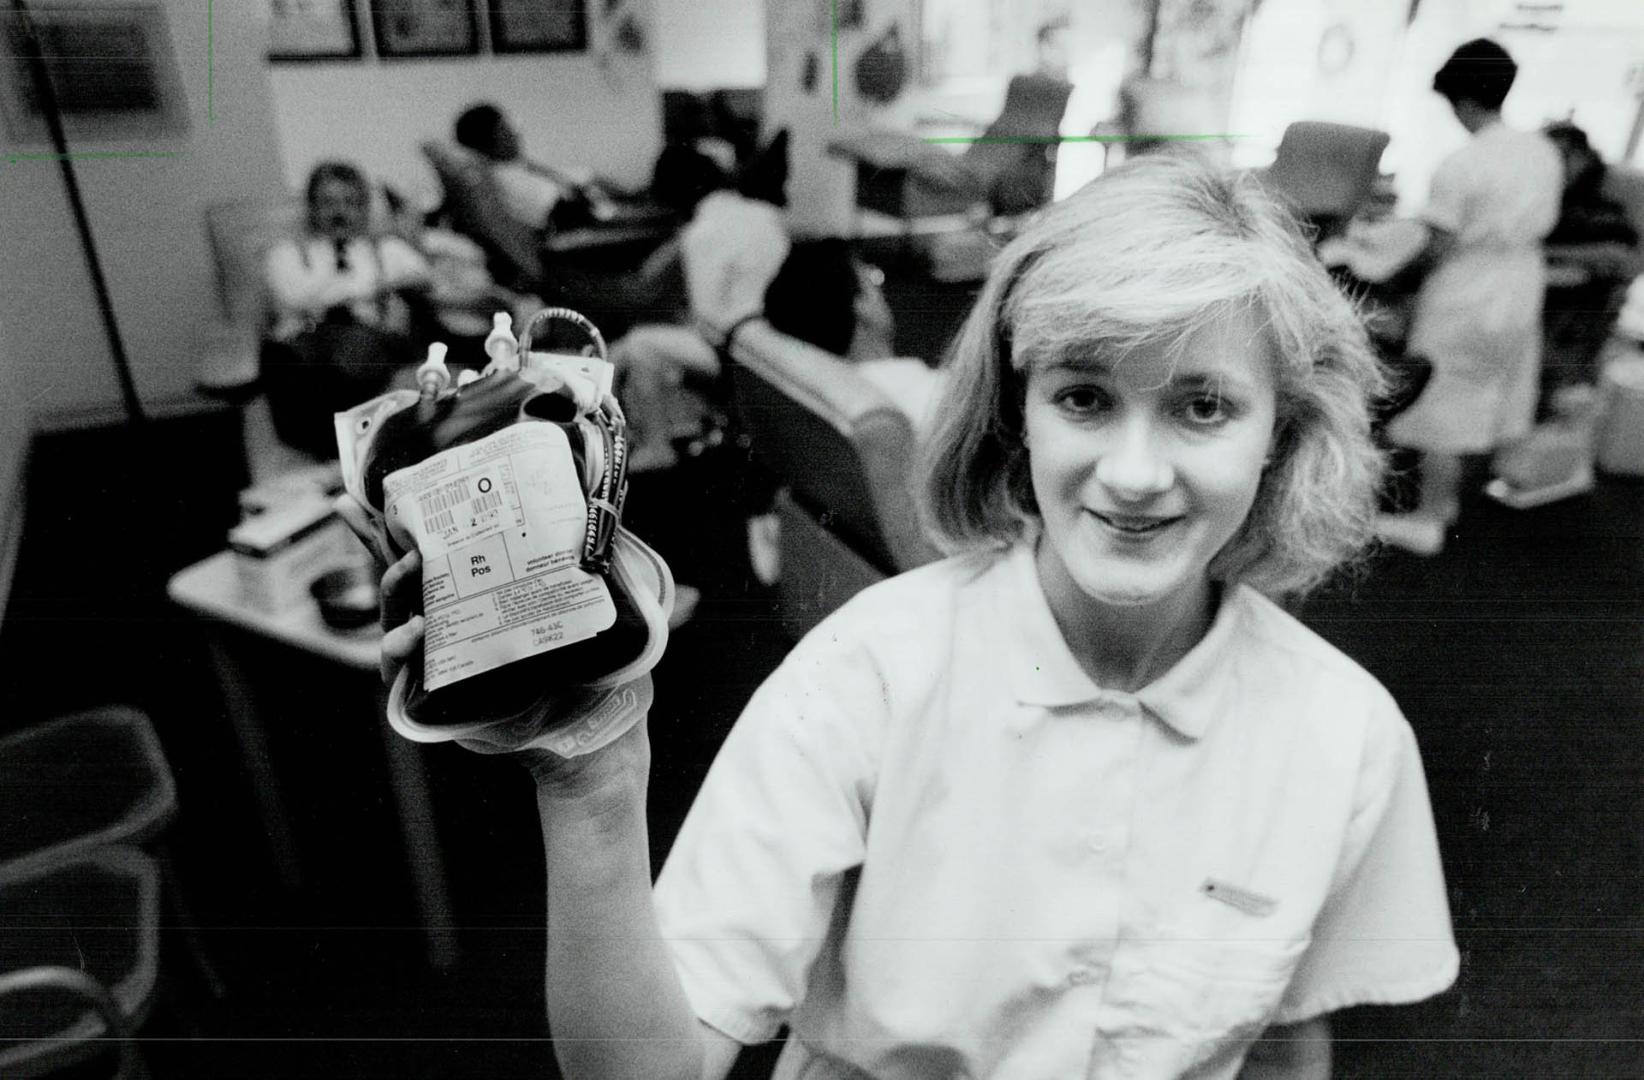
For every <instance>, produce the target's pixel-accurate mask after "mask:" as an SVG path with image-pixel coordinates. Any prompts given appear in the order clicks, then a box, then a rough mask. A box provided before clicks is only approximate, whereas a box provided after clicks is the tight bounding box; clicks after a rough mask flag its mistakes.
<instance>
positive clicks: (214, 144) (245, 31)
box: [0, 0, 279, 426]
mask: <svg viewBox="0 0 1644 1080" xmlns="http://www.w3.org/2000/svg"><path fill="white" fill-rule="evenodd" d="M162 10H163V11H164V14H165V17H166V21H167V23H168V26H169V33H170V38H171V46H172V49H173V52H174V55H175V59H176V64H177V73H176V74H177V78H178V82H179V84H180V90H181V93H182V102H183V106H184V111H185V114H186V123H187V130H186V131H182V132H180V133H176V134H171V135H165V136H158V137H152V138H146V139H131V138H128V139H113V138H110V139H101V140H95V141H93V140H89V139H85V138H77V139H73V140H71V142H70V151H71V153H74V154H91V153H95V154H98V155H121V154H143V153H172V154H174V155H175V156H171V157H120V156H97V157H89V158H77V159H76V160H75V162H74V165H75V170H76V173H77V175H78V177H79V181H80V186H81V189H82V193H83V195H84V198H85V203H86V207H87V211H88V215H89V217H90V219H91V224H92V230H93V233H94V235H95V238H96V240H97V243H98V246H99V248H100V253H101V258H102V264H103V270H104V273H105V275H106V277H107V280H108V285H109V291H110V294H111V296H112V301H113V305H114V309H115V315H116V318H117V320H118V322H119V324H120V327H121V330H122V332H123V335H124V339H125V345H126V350H127V352H128V353H129V356H130V361H131V365H132V371H133V377H134V380H135V382H136V384H137V391H138V396H139V398H140V399H141V400H142V401H143V403H144V405H145V406H146V407H147V408H148V409H149V410H151V411H154V412H165V411H167V410H168V409H172V408H180V407H189V406H190V405H191V403H194V402H196V400H197V399H195V398H194V396H193V394H192V386H193V382H194V374H195V362H196V358H197V357H198V356H199V354H200V349H201V346H202V342H203V341H205V340H207V339H208V338H209V337H211V336H212V333H213V331H214V330H215V329H216V327H217V325H218V323H219V316H218V313H217V309H216V297H215V292H214V284H213V281H214V278H213V270H212V265H211V258H210V251H209V247H208V245H207V242H206V235H205V229H204V217H203V215H204V210H205V207H206V205H207V204H208V203H209V202H211V201H212V200H215V199H222V198H228V197H233V196H240V195H253V194H256V193H259V192H265V191H271V190H274V189H275V188H277V187H278V185H279V164H278V158H277V157H276V152H275V140H274V128H273V122H272V116H271V114H270V112H269V109H268V88H267V86H268V84H267V78H266V74H265V71H264V68H263V65H262V62H261V56H262V51H263V41H262V26H261V23H260V21H259V19H258V18H257V17H256V15H255V13H254V9H253V7H252V6H251V5H245V4H216V5H215V11H214V14H213V15H212V22H211V23H209V24H208V3H207V0H163V3H162ZM49 150H50V147H49V145H48V146H39V145H33V144H18V143H15V142H13V141H12V137H11V136H10V134H9V133H7V132H6V131H4V130H3V129H0V154H3V153H7V152H28V153H39V152H42V151H49ZM0 236H4V237H5V238H6V240H5V245H4V250H3V254H0V325H4V327H5V328H6V329H5V338H4V343H3V344H4V348H5V350H6V354H7V356H8V357H9V363H10V365H11V366H12V367H13V368H14V372H15V374H14V380H15V383H16V384H17V385H18V386H19V387H20V388H21V389H20V393H21V396H22V399H23V400H24V401H26V402H27V403H28V405H27V408H28V409H29V410H30V411H31V412H32V413H33V414H34V416H35V417H36V419H37V421H39V422H41V423H43V424H45V425H47V426H61V425H65V424H79V423H95V422H104V421H108V420H118V419H119V418H121V417H122V416H123V410H122V405H121V398H120V394H119V388H118V385H117V383H116V381H115V378H114V376H113V373H112V361H111V359H110V354H109V350H108V347H107V345H106V343H105V339H104V336H103V331H102V326H101V323H100V321H99V318H98V315H97V311H96V307H95V304H94V301H93V294H92V291H91V286H90V279H89V277H88V274H87V271H86V268H85V264H84V261H83V259H82V256H81V251H80V245H79V242H78V239H77V236H76V233H75V231H74V225H73V221H72V218H71V217H70V214H69V210H68V204H67V201H66V196H65V194H64V189H63V183H62V179H61V177H60V175H59V172H58V167H57V165H56V164H54V163H51V162H49V161H8V163H6V164H3V165H0ZM13 400H15V399H13Z"/></svg>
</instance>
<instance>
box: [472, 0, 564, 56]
mask: <svg viewBox="0 0 1644 1080" xmlns="http://www.w3.org/2000/svg"><path fill="white" fill-rule="evenodd" d="M488 3H489V5H490V12H491V51H492V52H499V53H514V52H581V51H582V50H584V49H586V48H587V47H588V13H587V10H586V7H585V5H584V3H583V0H488Z"/></svg>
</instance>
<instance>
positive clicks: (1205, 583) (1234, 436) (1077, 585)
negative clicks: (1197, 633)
mask: <svg viewBox="0 0 1644 1080" xmlns="http://www.w3.org/2000/svg"><path fill="white" fill-rule="evenodd" d="M1276 414H1277V394H1276V390H1275V382H1274V372H1273V361H1272V359H1271V357H1270V354H1269V349H1268V347H1267V344H1266V341H1265V338H1264V337H1263V335H1262V334H1261V333H1260V332H1259V331H1257V330H1256V328H1255V326H1254V323H1253V322H1252V321H1251V319H1250V318H1248V317H1247V316H1238V317H1234V318H1229V319H1222V320H1218V321H1216V322H1212V323H1209V324H1207V325H1205V326H1203V327H1201V328H1199V329H1197V330H1195V331H1194V332H1192V333H1190V334H1189V335H1188V336H1187V337H1186V339H1185V340H1183V341H1181V342H1180V343H1178V344H1177V345H1176V346H1175V347H1174V348H1172V347H1170V346H1169V345H1167V344H1166V343H1162V342H1160V343H1148V344H1144V345H1141V346H1138V347H1136V348H1133V349H1131V350H1129V351H1128V352H1126V353H1124V354H1123V355H1117V356H1115V355H1105V354H1103V353H1101V352H1099V351H1096V350H1093V351H1092V352H1090V353H1088V354H1083V355H1072V356H1059V357H1050V358H1035V359H1034V360H1033V361H1032V362H1031V363H1030V365H1029V369H1028V372H1027V386H1026V396H1025V400H1024V406H1023V430H1024V434H1025V438H1026V442H1027V449H1028V460H1029V469H1030V474H1031V476H1032V480H1033V493H1034V497H1035V499H1036V500H1037V502H1038V504H1039V513H1040V516H1041V518H1042V520H1043V526H1044V527H1043V537H1042V539H1041V542H1040V544H1039V553H1038V563H1039V577H1040V580H1041V582H1042V583H1043V585H1044V588H1045V593H1046V597H1047V598H1048V599H1049V601H1050V605H1051V608H1052V610H1054V611H1056V612H1057V614H1058V616H1059V617H1060V618H1062V619H1063V620H1064V621H1066V620H1078V621H1083V619H1084V618H1087V617H1089V616H1090V615H1092V614H1096V613H1098V611H1099V609H1100V608H1105V607H1112V608H1121V607H1122V608H1142V607H1151V606H1158V607H1159V608H1160V611H1161V613H1163V612H1166V611H1176V610H1181V609H1182V606H1183V605H1189V604H1192V603H1194V602H1196V601H1197V600H1199V599H1201V598H1206V597H1208V595H1209V581H1210V579H1209V568H1210V562H1211V560H1212V559H1214V558H1215V556H1216V554H1217V552H1219V551H1220V550H1221V549H1222V547H1223V546H1224V545H1225V544H1226V543H1227V542H1228V540H1230V539H1231V538H1232V537H1233V536H1234V534H1235V533H1237V532H1238V531H1239V528H1240V526H1242V525H1243V524H1244V521H1245V518H1246V517H1248V516H1249V514H1250V508H1251V506H1252V505H1254V503H1255V500H1256V491H1257V489H1258V487H1259V486H1260V484H1261V478H1262V469H1263V466H1264V463H1265V460H1266V458H1267V456H1268V454H1269V452H1270V450H1271V448H1272V445H1273V442H1274V430H1275V422H1276ZM1092 605H1094V607H1093V606H1092Z"/></svg>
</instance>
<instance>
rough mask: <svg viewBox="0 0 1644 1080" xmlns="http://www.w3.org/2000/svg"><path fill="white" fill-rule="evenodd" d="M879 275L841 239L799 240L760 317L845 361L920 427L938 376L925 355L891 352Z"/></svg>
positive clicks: (891, 332)
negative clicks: (903, 355)
mask: <svg viewBox="0 0 1644 1080" xmlns="http://www.w3.org/2000/svg"><path fill="white" fill-rule="evenodd" d="M884 280H885V277H884V273H883V272H882V271H881V270H880V269H879V268H878V267H876V266H872V265H869V264H868V263H865V262H863V261H862V260H861V259H858V258H856V256H854V255H852V254H851V251H850V246H849V244H848V243H847V242H846V241H845V240H844V239H842V238H840V237H822V238H818V239H811V240H800V241H796V242H795V243H794V245H793V250H792V251H790V252H789V253H788V257H787V259H786V260H785V261H784V262H783V264H782V269H781V270H779V271H777V274H776V277H775V278H773V279H772V281H771V284H770V287H769V288H767V289H766V290H765V321H766V322H768V323H770V324H771V328H772V329H774V330H777V331H779V332H780V333H783V334H786V335H788V336H789V337H791V338H797V339H798V340H800V341H803V342H805V343H807V344H809V345H814V346H816V347H817V348H819V349H821V350H822V351H824V352H828V353H832V354H833V355H835V356H840V357H843V358H845V359H846V360H849V361H850V362H851V363H852V364H853V365H855V367H856V369H857V370H858V371H859V372H860V373H861V374H862V376H863V377H864V378H866V379H867V380H868V381H869V382H871V383H873V384H874V385H875V386H877V387H878V388H879V389H880V390H881V391H883V392H884V394H885V396H886V397H888V398H890V400H891V402H892V403H893V404H894V405H896V406H897V407H898V408H900V409H901V410H902V411H903V412H904V413H906V414H907V416H908V419H909V420H910V421H911V422H912V423H913V426H914V429H915V430H916V431H922V430H924V429H925V428H926V427H927V422H928V421H929V419H930V417H931V409H932V406H933V405H934V403H935V400H936V396H937V393H938V391H939V389H940V387H941V383H942V377H941V374H940V373H939V372H938V371H937V370H936V369H934V368H932V367H930V366H929V365H927V364H926V363H925V362H924V361H923V360H919V359H916V358H909V357H898V356H897V355H896V317H895V316H894V315H893V314H892V313H891V309H890V304H889V303H888V302H887V301H886V300H885V293H884V289H883V285H884Z"/></svg>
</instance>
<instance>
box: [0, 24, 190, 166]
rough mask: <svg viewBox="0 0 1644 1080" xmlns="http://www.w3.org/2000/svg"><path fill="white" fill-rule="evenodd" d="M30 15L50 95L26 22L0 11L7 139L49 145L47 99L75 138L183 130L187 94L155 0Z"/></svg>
mask: <svg viewBox="0 0 1644 1080" xmlns="http://www.w3.org/2000/svg"><path fill="white" fill-rule="evenodd" d="M29 23H30V24H32V25H33V27H34V30H35V33H36V34H37V35H38V40H39V47H40V49H41V53H42V57H43V59H44V61H45V67H46V70H47V72H48V73H49V75H48V77H49V78H50V80H51V85H52V91H53V92H52V94H51V95H50V97H49V98H48V97H47V95H45V94H44V93H42V92H41V90H40V87H39V84H38V82H37V80H36V73H35V69H34V66H33V64H31V63H30V62H29V59H28V55H29V52H30V50H29V48H28V46H27V45H26V44H25V37H24V24H23V22H22V21H21V20H20V19H19V17H18V15H17V14H16V13H15V12H13V11H11V10H0V131H3V132H4V133H5V135H6V136H7V137H8V138H9V139H10V140H11V141H12V142H14V143H17V144H19V145H23V146H50V145H52V137H51V124H50V120H49V119H48V117H47V111H48V108H49V107H50V105H51V104H54V105H55V106H56V110H55V111H56V114H57V120H58V122H59V123H61V124H62V126H63V131H64V133H65V134H66V135H67V136H68V137H69V138H70V139H73V140H76V141H78V140H110V139H164V138H171V137H175V136H177V135H181V134H182V133H184V132H186V131H187V130H188V127H189V122H188V101H187V98H186V96H185V95H184V93H183V84H182V76H181V73H180V71H179V69H178V66H177V58H176V54H175V52H174V51H173V48H172V44H171V33H170V30H169V28H168V26H167V23H166V13H165V9H164V8H163V7H162V6H161V5H160V4H159V3H158V2H157V0H143V2H139V3H127V4H103V5H95V6H94V5H86V6H84V7H80V6H68V5H63V6H53V7H50V8H38V9H35V10H33V11H31V12H30V13H29Z"/></svg>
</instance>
